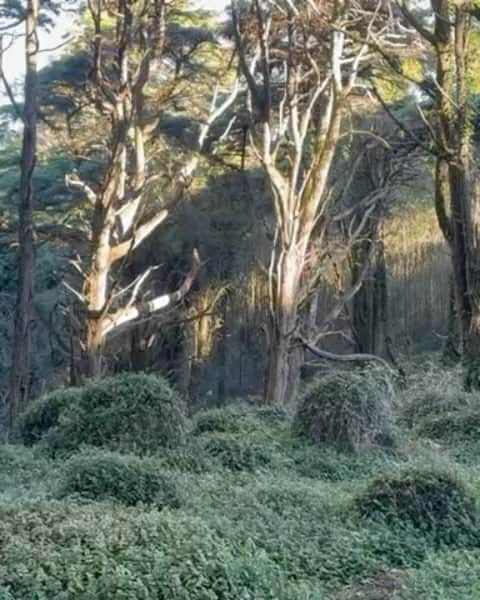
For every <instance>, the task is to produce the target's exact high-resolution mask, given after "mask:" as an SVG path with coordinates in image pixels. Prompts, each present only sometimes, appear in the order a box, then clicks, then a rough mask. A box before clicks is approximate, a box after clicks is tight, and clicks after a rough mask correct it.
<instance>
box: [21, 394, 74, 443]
mask: <svg viewBox="0 0 480 600" xmlns="http://www.w3.org/2000/svg"><path fill="white" fill-rule="evenodd" d="M81 396H82V388H60V389H58V390H55V391H54V392H51V393H50V394H46V395H45V396H42V397H41V398H39V399H38V400H35V401H34V402H32V403H31V404H30V405H29V406H28V408H27V409H26V410H25V411H24V412H23V413H22V414H21V415H20V416H19V418H18V421H17V429H18V433H19V434H20V438H21V440H22V442H23V443H24V444H26V445H27V446H31V445H33V444H35V443H37V442H39V441H40V440H41V439H42V437H43V436H44V435H45V434H46V433H47V432H48V431H50V430H51V429H52V428H54V427H56V426H57V425H58V421H59V419H60V415H61V414H62V413H63V412H64V411H65V410H66V409H67V408H68V406H69V405H71V404H72V405H73V404H77V403H78V402H79V401H80V399H81Z"/></svg>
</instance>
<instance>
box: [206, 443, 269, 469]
mask: <svg viewBox="0 0 480 600" xmlns="http://www.w3.org/2000/svg"><path fill="white" fill-rule="evenodd" d="M204 449H205V451H206V452H207V454H209V455H210V456H212V457H214V458H216V459H218V460H219V461H220V464H221V465H223V466H224V467H226V468H228V469H231V470H232V471H254V470H255V469H259V468H262V467H265V466H267V465H268V464H269V463H270V462H271V460H272V456H271V451H270V448H269V447H268V446H266V445H262V444H260V443H258V442H256V441H255V440H251V439H245V438H242V437H234V436H231V435H228V434H217V435H211V436H210V437H209V439H208V440H207V441H206V443H205V446H204Z"/></svg>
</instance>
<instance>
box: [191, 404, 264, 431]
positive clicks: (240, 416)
mask: <svg viewBox="0 0 480 600" xmlns="http://www.w3.org/2000/svg"><path fill="white" fill-rule="evenodd" d="M256 424H257V423H256V420H255V419H254V417H253V415H252V411H250V412H247V411H246V410H241V409H238V408H236V407H227V408H212V409H209V410H202V411H200V412H199V413H197V415H196V416H195V426H194V429H193V433H194V435H202V434H205V433H240V432H248V431H252V430H254V429H255V425H256Z"/></svg>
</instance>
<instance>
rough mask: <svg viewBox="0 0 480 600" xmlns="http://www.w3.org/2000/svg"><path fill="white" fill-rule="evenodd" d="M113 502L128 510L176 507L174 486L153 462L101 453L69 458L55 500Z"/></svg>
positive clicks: (134, 457)
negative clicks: (76, 498) (143, 506)
mask: <svg viewBox="0 0 480 600" xmlns="http://www.w3.org/2000/svg"><path fill="white" fill-rule="evenodd" d="M70 495H76V496H79V497H81V498H86V499H88V500H108V499H112V500H117V501H119V502H121V503H123V504H126V505H128V506H131V505H134V504H138V503H139V502H143V503H145V504H155V506H157V507H159V508H163V507H165V506H171V507H176V506H178V498H177V493H176V488H175V485H174V483H173V481H172V479H171V478H168V477H166V476H165V475H164V474H163V473H162V471H161V470H160V468H159V465H158V463H157V462H156V461H154V460H152V459H142V458H139V457H137V456H131V455H130V456H129V455H122V454H117V453H114V452H105V451H101V450H100V451H95V452H93V451H89V452H84V453H82V454H78V455H76V456H73V457H72V458H71V459H70V460H69V461H68V462H67V464H66V465H65V468H64V472H63V477H62V480H61V483H60V490H59V497H60V498H62V497H65V496H70Z"/></svg>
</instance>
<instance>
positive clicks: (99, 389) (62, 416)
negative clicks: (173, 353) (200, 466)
mask: <svg viewBox="0 0 480 600" xmlns="http://www.w3.org/2000/svg"><path fill="white" fill-rule="evenodd" d="M53 395H54V399H53V400H52V394H49V395H48V396H46V397H45V398H41V399H40V400H38V401H37V402H33V403H32V404H31V406H30V407H29V408H27V410H26V412H25V413H24V414H23V415H22V416H21V418H20V421H19V432H20V435H21V437H22V439H24V440H25V441H30V442H31V441H32V440H33V439H35V440H37V439H43V440H44V441H45V442H46V443H47V445H48V446H50V447H51V448H52V449H54V450H56V451H58V450H60V451H62V450H70V451H71V450H75V449H77V448H79V447H80V446H82V445H89V446H98V447H106V448H110V449H112V450H127V451H147V450H151V449H155V448H157V447H175V446H178V445H179V444H180V443H182V442H183V440H184V436H185V430H186V417H185V406H184V404H183V402H182V399H181V398H180V396H179V395H178V394H177V393H176V392H175V391H174V390H173V389H172V387H171V386H170V385H169V384H168V382H167V381H166V380H165V379H163V378H161V377H158V376H154V375H145V374H135V373H128V374H122V375H117V376H114V377H108V378H106V379H103V380H101V381H94V382H90V383H88V384H86V385H85V386H83V387H81V388H76V389H74V390H62V391H61V392H54V393H53ZM32 432H34V435H32Z"/></svg>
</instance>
